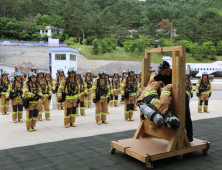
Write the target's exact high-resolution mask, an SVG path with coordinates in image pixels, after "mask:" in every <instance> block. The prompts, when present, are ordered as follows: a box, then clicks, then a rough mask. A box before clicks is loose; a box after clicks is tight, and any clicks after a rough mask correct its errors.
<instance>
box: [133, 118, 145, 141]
mask: <svg viewBox="0 0 222 170" xmlns="http://www.w3.org/2000/svg"><path fill="white" fill-rule="evenodd" d="M143 123H144V121H141V122H140V124H139V126H138V128H137V130H136V133H135V135H134V137H133V138H134V139H139V138H140V136H141V134H142V131H143V128H144V127H143Z"/></svg>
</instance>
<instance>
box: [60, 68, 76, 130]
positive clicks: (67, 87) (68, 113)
mask: <svg viewBox="0 0 222 170" xmlns="http://www.w3.org/2000/svg"><path fill="white" fill-rule="evenodd" d="M75 73H76V71H75V70H74V69H73V68H70V69H68V72H67V74H68V77H67V78H65V79H64V80H62V82H61V84H60V86H59V89H58V101H59V102H60V103H61V102H62V100H65V102H64V106H65V107H64V125H65V128H68V127H69V124H70V126H71V127H76V125H75V119H76V107H77V105H78V104H79V102H80V88H79V84H78V82H77V80H76V78H75ZM63 92H64V93H63Z"/></svg>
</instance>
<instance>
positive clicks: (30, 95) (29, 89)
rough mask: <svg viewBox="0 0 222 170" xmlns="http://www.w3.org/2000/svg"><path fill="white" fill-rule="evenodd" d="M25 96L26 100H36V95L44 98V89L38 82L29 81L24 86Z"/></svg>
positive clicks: (32, 101) (33, 101)
mask: <svg viewBox="0 0 222 170" xmlns="http://www.w3.org/2000/svg"><path fill="white" fill-rule="evenodd" d="M27 83H29V84H30V86H28V84H27ZM36 92H37V93H36ZM35 93H36V94H35ZM23 94H24V96H25V98H27V99H35V97H36V95H39V96H42V89H41V88H40V85H39V84H37V81H36V82H34V83H33V82H32V81H27V82H26V83H24V85H23ZM38 102H39V100H31V101H29V103H38Z"/></svg>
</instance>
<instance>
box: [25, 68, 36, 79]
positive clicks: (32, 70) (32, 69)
mask: <svg viewBox="0 0 222 170" xmlns="http://www.w3.org/2000/svg"><path fill="white" fill-rule="evenodd" d="M30 73H36V67H32V68H31V71H30ZM28 79H29V75H27V77H26V81H28Z"/></svg>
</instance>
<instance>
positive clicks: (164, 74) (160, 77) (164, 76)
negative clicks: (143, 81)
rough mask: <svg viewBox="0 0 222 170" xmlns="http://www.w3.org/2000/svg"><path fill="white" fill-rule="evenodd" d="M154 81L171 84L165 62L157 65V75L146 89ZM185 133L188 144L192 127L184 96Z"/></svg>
mask: <svg viewBox="0 0 222 170" xmlns="http://www.w3.org/2000/svg"><path fill="white" fill-rule="evenodd" d="M155 81H162V82H163V84H164V85H168V84H172V70H171V69H170V64H169V63H168V62H167V61H162V62H161V63H160V64H159V65H158V74H157V75H156V76H154V77H153V78H152V79H151V80H150V81H149V83H148V84H147V87H148V86H149V85H150V84H151V83H152V82H155ZM186 132H187V137H188V139H189V141H190V142H192V141H193V125H192V120H191V117H190V107H189V97H188V95H187V94H186Z"/></svg>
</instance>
